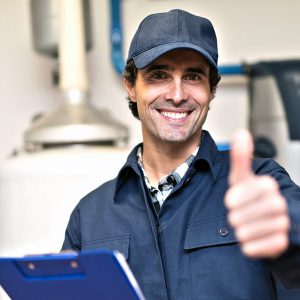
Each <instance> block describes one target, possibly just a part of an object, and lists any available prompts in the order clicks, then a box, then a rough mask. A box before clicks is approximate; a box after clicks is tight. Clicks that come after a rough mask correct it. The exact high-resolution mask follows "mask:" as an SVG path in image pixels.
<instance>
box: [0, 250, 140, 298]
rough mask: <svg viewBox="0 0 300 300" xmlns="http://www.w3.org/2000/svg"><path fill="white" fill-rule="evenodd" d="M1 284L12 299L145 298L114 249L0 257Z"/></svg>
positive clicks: (120, 256) (122, 257) (122, 259)
mask: <svg viewBox="0 0 300 300" xmlns="http://www.w3.org/2000/svg"><path fill="white" fill-rule="evenodd" d="M0 285H1V286H2V287H3V289H4V290H5V291H6V293H7V294H8V295H9V296H10V297H11V299H13V300H21V299H22V300H29V299H30V300H54V299H55V300H77V299H78V300H82V299H89V300H90V299H91V300H93V299H99V300H100V299H101V300H145V298H144V296H143V294H142V292H141V290H140V288H139V286H138V284H137V281H136V280H135V278H134V276H133V274H132V272H131V271H130V269H129V267H128V264H127V262H126V260H125V258H124V256H123V255H122V254H121V253H119V252H115V251H107V250H97V251H83V252H81V253H78V254H77V253H61V254H50V255H34V256H24V257H21V258H7V257H5V258H4V257H2V258H0Z"/></svg>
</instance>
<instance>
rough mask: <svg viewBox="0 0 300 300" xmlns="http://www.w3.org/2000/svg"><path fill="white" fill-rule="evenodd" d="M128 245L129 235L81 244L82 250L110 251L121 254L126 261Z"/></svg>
mask: <svg viewBox="0 0 300 300" xmlns="http://www.w3.org/2000/svg"><path fill="white" fill-rule="evenodd" d="M129 244H130V235H124V236H116V237H109V238H103V239H97V240H93V241H85V242H83V243H82V250H89V249H94V250H95V249H105V250H111V251H115V250H117V251H119V252H121V253H122V254H123V255H124V256H125V258H126V259H128V252H129Z"/></svg>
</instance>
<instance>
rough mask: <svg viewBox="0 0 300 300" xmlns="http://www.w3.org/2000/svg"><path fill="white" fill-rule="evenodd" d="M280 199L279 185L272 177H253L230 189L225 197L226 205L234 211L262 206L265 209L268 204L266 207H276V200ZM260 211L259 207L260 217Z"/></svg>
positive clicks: (257, 212)
mask: <svg viewBox="0 0 300 300" xmlns="http://www.w3.org/2000/svg"><path fill="white" fill-rule="evenodd" d="M278 197H280V198H282V196H281V195H280V193H279V188H278V184H277V182H276V181H275V180H274V179H273V178H272V177H270V176H252V177H251V178H250V179H248V180H247V181H244V182H241V183H240V184H238V185H234V186H232V187H231V188H229V190H228V191H227V192H226V195H225V205H226V207H227V208H228V209H230V210H232V211H233V210H234V209H236V208H239V207H240V208H242V207H243V208H245V209H248V208H250V207H251V206H252V205H253V206H254V205H258V206H259V205H261V206H262V207H263V206H264V205H265V203H266V202H267V203H266V205H270V206H273V205H275V206H276V204H277V203H275V202H277V200H276V199H277V198H278ZM284 202H285V201H284ZM272 208H273V207H272ZM275 208H276V207H275ZM260 210H261V209H260V208H259V207H257V211H256V214H258V215H259V213H260ZM250 212H252V210H251V211H250Z"/></svg>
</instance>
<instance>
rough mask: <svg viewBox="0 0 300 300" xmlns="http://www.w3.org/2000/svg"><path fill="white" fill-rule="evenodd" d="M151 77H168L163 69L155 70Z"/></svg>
mask: <svg viewBox="0 0 300 300" xmlns="http://www.w3.org/2000/svg"><path fill="white" fill-rule="evenodd" d="M151 78H153V79H155V80H160V79H166V78H168V75H167V74H166V73H165V72H163V71H156V72H154V73H152V74H151Z"/></svg>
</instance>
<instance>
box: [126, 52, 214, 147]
mask: <svg viewBox="0 0 300 300" xmlns="http://www.w3.org/2000/svg"><path fill="white" fill-rule="evenodd" d="M209 72H210V66H209V64H208V62H207V61H206V59H205V58H204V57H202V56H201V55H200V54H199V53H198V52H196V51H193V50H188V49H178V50H173V51H170V52H168V53H166V54H164V55H162V56H161V57H159V58H158V59H157V60H155V61H154V62H153V63H152V64H151V65H149V66H148V67H146V68H144V69H142V70H138V72H137V78H136V82H135V85H134V86H133V87H132V86H130V84H129V83H128V82H125V86H126V89H127V92H128V95H129V97H130V98H131V100H132V101H134V102H137V107H138V112H139V118H140V120H141V123H142V132H143V140H144V142H145V141H150V140H151V141H152V142H154V143H162V142H164V143H183V142H184V143H186V142H188V143H192V144H195V145H198V144H199V141H200V133H201V130H202V125H203V123H204V122H205V119H206V116H207V112H208V109H209V103H210V101H211V99H212V93H211V91H210V85H209Z"/></svg>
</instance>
